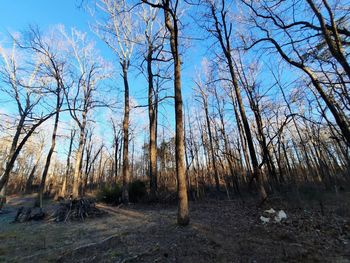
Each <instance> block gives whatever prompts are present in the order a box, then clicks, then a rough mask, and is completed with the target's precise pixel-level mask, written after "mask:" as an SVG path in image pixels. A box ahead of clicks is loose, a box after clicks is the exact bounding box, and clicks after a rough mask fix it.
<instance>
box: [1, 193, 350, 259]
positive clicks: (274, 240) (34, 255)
mask: <svg viewBox="0 0 350 263" xmlns="http://www.w3.org/2000/svg"><path fill="white" fill-rule="evenodd" d="M32 199H33V197H32V196H26V197H18V196H14V197H10V198H9V202H8V204H7V205H6V207H5V210H4V211H3V212H2V213H1V214H0V262H181V263H182V262H195V263H197V262H198V263H200V262H350V207H349V203H350V199H349V195H344V196H342V197H341V198H339V197H338V198H337V199H334V200H332V199H330V201H329V202H321V203H318V202H312V203H310V204H308V205H307V206H306V205H300V204H293V205H290V203H288V202H285V201H281V200H275V201H273V200H272V201H270V202H269V203H267V204H265V205H264V207H260V208H258V207H257V206H256V204H255V203H254V202H253V201H246V202H245V203H244V204H243V203H242V202H241V201H240V200H233V201H222V200H221V201H206V202H204V201H202V202H193V203H191V223H190V225H189V226H187V227H179V226H177V225H176V212H177V210H176V206H165V205H145V204H143V205H141V204H139V205H130V206H128V207H112V206H107V205H103V204H99V208H100V209H103V210H105V211H107V212H108V214H107V215H106V216H104V217H101V218H88V219H86V220H85V221H83V222H80V221H74V222H66V223H54V222H50V221H47V220H46V221H39V222H28V223H11V221H12V220H13V217H14V215H15V213H16V209H17V208H18V207H19V206H21V205H29V204H31V203H32V201H33V200H32ZM339 200H342V202H339ZM52 206H53V205H52V203H51V202H48V203H47V204H46V207H47V209H48V210H50V207H51V208H52ZM271 207H273V208H274V209H275V210H278V209H283V210H284V211H285V212H286V213H287V216H288V218H287V219H286V220H285V221H284V222H282V223H274V222H271V223H267V224H263V223H262V222H261V221H260V219H259V218H260V216H261V215H263V213H264V210H265V209H269V208H271Z"/></svg>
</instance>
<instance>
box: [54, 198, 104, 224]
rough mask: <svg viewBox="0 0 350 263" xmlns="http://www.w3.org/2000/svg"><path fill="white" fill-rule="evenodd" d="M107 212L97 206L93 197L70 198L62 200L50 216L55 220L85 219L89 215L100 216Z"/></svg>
mask: <svg viewBox="0 0 350 263" xmlns="http://www.w3.org/2000/svg"><path fill="white" fill-rule="evenodd" d="M106 213H107V212H105V211H103V210H100V209H98V208H97V207H96V205H95V201H94V200H93V199H88V198H80V199H70V200H62V201H60V203H59V205H58V207H57V208H56V209H55V211H54V212H53V214H52V215H51V216H50V220H52V221H55V222H67V221H71V220H81V221H83V220H84V219H85V218H87V217H99V216H103V215H105V214H106Z"/></svg>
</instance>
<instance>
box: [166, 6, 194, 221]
mask: <svg viewBox="0 0 350 263" xmlns="http://www.w3.org/2000/svg"><path fill="white" fill-rule="evenodd" d="M164 4H165V6H164V9H163V10H164V17H165V25H166V28H167V29H168V31H169V33H170V47H171V53H172V57H173V59H174V93H175V123H176V124H175V125H176V127H175V159H176V175H177V185H178V196H179V206H178V214H177V223H178V224H179V225H188V224H189V222H190V218H189V212H188V197H187V184H186V174H185V159H184V158H185V145H184V144H185V142H184V126H183V112H182V107H183V103H182V94H181V61H180V54H179V49H178V48H179V43H178V33H179V30H178V20H177V14H176V13H173V12H172V11H171V7H170V0H166V1H164Z"/></svg>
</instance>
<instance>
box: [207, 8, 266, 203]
mask: <svg viewBox="0 0 350 263" xmlns="http://www.w3.org/2000/svg"><path fill="white" fill-rule="evenodd" d="M211 11H212V16H213V18H214V23H215V28H216V33H217V34H216V37H217V39H218V41H219V42H220V45H221V48H222V50H223V53H224V55H225V57H226V62H227V65H228V69H229V72H230V77H231V80H232V84H233V88H234V91H235V95H236V99H237V103H238V108H239V112H240V115H241V116H240V117H241V119H242V123H243V128H244V132H245V135H246V138H247V143H248V149H249V153H250V159H251V162H252V166H253V172H254V178H255V179H256V182H257V184H258V191H259V195H260V199H261V200H262V201H263V200H265V199H266V197H267V194H266V191H265V187H264V184H263V179H262V173H261V170H260V168H259V163H258V159H257V156H256V151H255V147H254V142H253V137H252V133H251V130H250V127H249V123H248V118H247V115H246V112H245V108H244V105H243V100H242V95H241V90H240V88H239V85H238V80H237V75H236V72H235V70H234V66H233V58H232V54H231V51H232V50H231V45H230V32H229V29H228V28H227V26H228V25H227V24H226V23H227V21H226V14H227V13H226V12H225V11H221V12H220V15H221V21H222V23H220V22H219V20H218V17H217V14H216V9H215V6H214V3H212V4H211Z"/></svg>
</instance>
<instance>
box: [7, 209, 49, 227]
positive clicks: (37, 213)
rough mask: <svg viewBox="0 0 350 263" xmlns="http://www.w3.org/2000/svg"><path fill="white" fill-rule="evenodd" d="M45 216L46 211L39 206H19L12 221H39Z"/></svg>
mask: <svg viewBox="0 0 350 263" xmlns="http://www.w3.org/2000/svg"><path fill="white" fill-rule="evenodd" d="M45 217H46V213H45V212H44V211H43V210H42V209H41V208H30V207H23V206H22V207H20V208H19V209H18V210H17V214H16V216H15V218H14V220H13V223H23V222H28V221H32V220H35V221H39V220H43V219H44V218H45Z"/></svg>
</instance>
